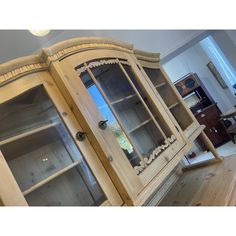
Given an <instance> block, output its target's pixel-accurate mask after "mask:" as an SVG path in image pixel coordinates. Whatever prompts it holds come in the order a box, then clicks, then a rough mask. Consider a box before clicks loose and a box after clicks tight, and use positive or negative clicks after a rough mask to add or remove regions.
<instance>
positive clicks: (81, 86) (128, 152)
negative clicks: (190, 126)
mask: <svg viewBox="0 0 236 236" xmlns="http://www.w3.org/2000/svg"><path fill="white" fill-rule="evenodd" d="M104 52H105V53H104ZM106 54H107V56H106V57H105V58H104V55H106ZM94 55H95V56H96V57H98V58H99V56H101V57H103V58H99V59H98V58H95V59H92V57H94ZM111 55H112V56H111ZM114 55H117V57H115V58H114ZM81 58H83V59H84V60H86V61H85V62H84V63H81V64H77V63H78V62H79V61H81ZM89 58H90V59H92V60H88V59H89ZM53 67H54V69H53V70H55V71H56V72H55V75H56V74H57V76H56V77H57V78H56V80H57V81H59V78H60V79H61V80H62V83H63V85H64V86H65V87H63V85H62V87H61V90H64V91H65V90H66V89H67V90H68V91H69V93H70V96H71V97H72V99H74V101H75V103H76V106H77V107H79V109H80V111H81V110H83V112H82V113H83V115H84V116H87V118H86V121H87V123H88V125H89V126H90V128H91V129H92V130H93V133H94V134H96V139H97V140H98V141H99V142H100V145H102V146H103V147H102V148H103V150H107V151H106V152H107V153H106V155H107V158H108V159H109V160H110V165H112V166H113V168H114V169H115V171H116V174H117V175H118V177H119V178H120V179H121V181H122V180H123V181H125V183H124V184H127V185H129V186H130V189H131V190H130V192H129V193H131V195H132V194H133V195H132V196H133V198H137V196H138V194H139V193H140V192H141V191H142V190H144V188H145V187H146V186H147V185H148V183H150V181H151V180H152V179H153V178H154V177H155V176H156V175H157V174H158V173H159V172H160V170H162V169H163V168H164V167H165V165H166V164H167V163H168V162H170V161H171V159H172V158H173V157H174V155H175V154H176V153H177V152H178V151H179V150H180V149H181V148H182V147H183V146H184V145H185V142H184V140H183V139H182V137H181V135H180V134H179V133H178V131H177V129H176V128H175V126H174V125H173V123H172V121H171V120H170V118H169V117H168V115H167V114H166V113H165V110H164V109H163V108H162V106H161V105H160V107H158V106H157V102H158V101H157V100H155V99H156V98H155V94H154V93H153V91H152V90H148V89H147V90H146V89H145V81H144V78H142V75H141V73H140V72H138V71H137V68H135V65H133V64H132V58H130V57H129V56H128V55H124V54H121V53H117V52H114V51H112V52H110V54H109V53H108V52H107V51H105V50H104V51H102V52H101V51H99V52H93V54H92V53H91V52H83V53H80V55H73V56H71V57H69V58H66V59H65V60H62V61H61V62H60V63H54V65H53ZM58 74H60V75H58ZM138 77H139V78H138ZM142 81H143V83H142ZM147 86H148V87H149V85H148V84H147ZM148 87H147V88H148ZM65 96H66V94H65ZM152 99H154V100H155V101H153V100H152ZM72 104H73V102H72ZM85 107H86V108H85ZM73 109H74V107H73ZM74 110H75V109H74ZM160 110H161V112H160ZM104 140H105V142H106V145H105V142H104ZM111 150H113V151H111ZM128 191H129V190H128Z"/></svg>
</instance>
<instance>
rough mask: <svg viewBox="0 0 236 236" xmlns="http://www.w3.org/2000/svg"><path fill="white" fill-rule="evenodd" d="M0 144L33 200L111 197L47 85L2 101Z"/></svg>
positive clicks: (90, 201) (77, 201)
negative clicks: (94, 173) (67, 125)
mask: <svg viewBox="0 0 236 236" xmlns="http://www.w3.org/2000/svg"><path fill="white" fill-rule="evenodd" d="M0 121H1V122H0V150H1V151H2V153H3V155H4V157H5V159H6V161H7V163H8V165H9V167H10V169H11V171H12V173H13V175H14V177H15V179H16V181H17V183H18V185H19V187H20V189H21V191H22V193H23V195H24V196H25V198H26V200H27V202H28V204H29V205H36V206H37V205H44V206H48V205H58V206H60V205H68V206H71V205H79V206H80V205H82V206H90V205H100V204H101V203H102V202H103V201H105V199H106V197H105V195H104V193H103V191H102V190H101V188H100V186H99V184H98V183H97V181H96V179H95V178H94V176H93V174H92V173H91V171H90V169H89V167H88V166H87V164H86V162H85V161H84V158H83V156H82V154H81V153H80V151H79V150H78V148H77V146H76V144H75V143H74V141H73V139H72V138H71V136H70V134H69V132H68V130H67V129H66V127H65V126H64V124H63V122H62V120H61V118H60V117H59V115H58V113H57V110H56V108H55V107H54V105H53V103H52V102H51V100H50V99H49V98H48V96H47V94H46V92H45V91H44V88H43V87H42V86H39V87H36V88H34V89H32V90H29V91H27V92H25V93H24V94H22V95H19V96H17V97H15V98H14V99H12V100H10V101H8V102H5V103H3V104H1V105H0Z"/></svg>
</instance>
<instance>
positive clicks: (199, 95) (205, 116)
mask: <svg viewBox="0 0 236 236" xmlns="http://www.w3.org/2000/svg"><path fill="white" fill-rule="evenodd" d="M175 87H176V88H177V90H178V91H179V93H180V94H181V95H182V97H183V99H184V100H185V101H186V103H187V104H188V106H189V107H190V110H191V111H192V112H193V114H194V116H195V117H196V119H197V120H198V122H199V123H200V124H202V125H205V126H206V128H205V133H206V135H207V136H208V138H209V139H210V140H211V142H212V143H213V145H214V146H215V147H218V146H220V145H221V144H223V143H225V142H227V141H228V140H229V139H230V138H229V135H228V133H227V131H226V128H225V126H224V125H223V124H222V122H221V121H220V120H221V114H222V113H221V111H220V109H219V108H218V106H217V103H216V102H215V101H214V100H213V98H212V97H211V95H210V94H209V92H208V91H207V89H206V87H205V86H204V84H203V83H202V82H201V80H200V79H199V77H198V76H197V74H196V73H195V74H192V73H191V74H188V75H186V76H184V77H183V78H181V79H180V80H179V81H177V82H176V83H175ZM198 143H199V144H200V146H201V148H202V149H203V150H206V148H205V145H204V144H203V142H202V141H201V140H200V139H198Z"/></svg>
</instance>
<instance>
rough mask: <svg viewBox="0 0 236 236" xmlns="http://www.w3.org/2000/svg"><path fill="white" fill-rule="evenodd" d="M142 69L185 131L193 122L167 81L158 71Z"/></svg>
mask: <svg viewBox="0 0 236 236" xmlns="http://www.w3.org/2000/svg"><path fill="white" fill-rule="evenodd" d="M143 69H144V71H145V72H146V74H147V75H148V77H149V78H150V80H151V82H152V83H153V85H154V86H155V88H156V90H157V92H158V93H159V95H160V96H161V97H162V99H163V101H164V102H165V104H166V106H167V107H168V108H169V110H170V112H171V113H172V115H173V116H174V117H175V119H176V121H177V122H178V124H179V125H180V127H181V129H182V130H185V129H186V128H188V127H189V126H190V125H191V124H192V122H193V120H192V119H191V117H190V115H189V114H188V112H187V111H186V109H185V107H184V106H183V104H182V103H181V102H180V101H179V99H178V97H177V95H176V93H175V92H174V91H173V89H172V87H171V86H170V84H169V83H168V81H166V79H165V78H164V76H163V74H162V73H161V71H160V70H159V69H152V68H147V67H143Z"/></svg>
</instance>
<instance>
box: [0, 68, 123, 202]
mask: <svg viewBox="0 0 236 236" xmlns="http://www.w3.org/2000/svg"><path fill="white" fill-rule="evenodd" d="M37 86H43V87H44V89H45V91H46V93H47V94H48V96H49V97H50V99H51V101H52V102H53V104H54V105H55V107H56V109H57V111H58V113H59V115H60V117H61V119H62V121H63V123H64V124H65V126H66V127H67V128H68V131H69V133H70V135H71V137H72V139H73V140H74V142H75V144H76V146H77V147H78V148H79V150H80V151H81V153H82V154H83V156H84V158H85V160H86V162H87V163H88V165H89V167H90V168H91V170H92V172H93V173H94V174H95V177H96V179H97V181H98V182H99V184H100V186H101V188H102V189H103V191H104V193H105V195H106V197H107V201H106V204H111V205H117V206H120V205H122V204H123V201H122V199H121V197H120V196H119V194H118V192H117V190H116V188H115V186H114V185H113V183H112V182H111V180H110V178H109V176H108V174H107V172H106V171H105V169H104V167H103V165H102V163H101V162H100V161H99V159H98V158H96V157H97V154H96V152H95V151H94V149H93V148H92V146H91V144H90V143H89V140H88V139H85V140H84V141H83V142H80V141H78V140H76V138H75V136H76V133H77V132H78V131H83V130H82V128H81V127H80V125H79V123H78V122H77V120H76V119H75V117H74V114H73V113H72V111H71V109H70V108H69V106H68V104H67V103H66V102H65V100H64V98H63V96H62V95H61V93H60V92H59V90H58V88H57V86H56V84H55V82H54V81H53V79H52V77H51V76H50V74H49V73H48V72H39V73H34V74H30V75H27V76H25V77H22V78H20V79H18V80H16V81H13V82H11V83H9V84H7V85H5V86H3V87H1V88H0V94H1V97H0V101H1V103H3V102H6V101H8V100H10V99H12V98H14V97H16V96H17V95H20V94H22V93H24V92H26V91H28V90H30V89H32V88H34V87H37ZM12 91H15V93H12ZM0 149H1V147H0ZM0 157H1V160H0V161H1V162H0V169H1V171H0V179H1V182H0V196H1V199H2V202H3V204H4V205H27V203H26V201H25V198H24V196H23V193H22V192H21V190H20V188H19V187H18V185H17V183H16V181H15V179H14V177H13V175H12V174H11V171H10V169H9V167H8V165H7V163H6V161H5V159H4V156H3V155H2V154H1V153H0ZM75 164H76V163H75ZM49 178H50V177H49ZM3 181H4V182H3ZM8 182H9V184H6V183H8ZM10 183H11V184H10Z"/></svg>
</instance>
